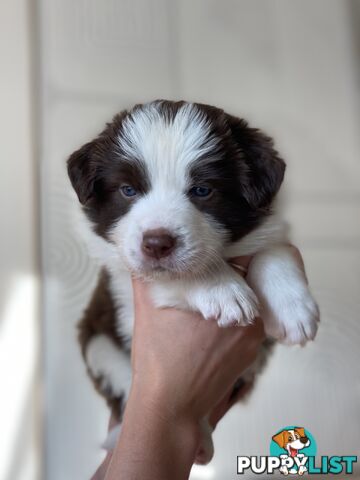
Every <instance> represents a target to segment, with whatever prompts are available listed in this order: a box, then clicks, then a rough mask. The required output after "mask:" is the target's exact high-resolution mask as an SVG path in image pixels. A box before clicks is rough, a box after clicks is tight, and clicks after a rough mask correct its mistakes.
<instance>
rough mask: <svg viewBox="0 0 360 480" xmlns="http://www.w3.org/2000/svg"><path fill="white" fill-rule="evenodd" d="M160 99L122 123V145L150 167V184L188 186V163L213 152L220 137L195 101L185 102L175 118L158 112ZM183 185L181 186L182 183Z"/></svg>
mask: <svg viewBox="0 0 360 480" xmlns="http://www.w3.org/2000/svg"><path fill="white" fill-rule="evenodd" d="M160 106H161V102H158V103H155V104H154V103H152V104H147V105H145V106H144V107H143V108H142V109H141V110H136V111H135V112H133V113H131V114H130V115H129V116H128V117H127V118H126V119H125V120H124V123H123V127H122V133H121V135H120V136H119V139H118V141H119V145H120V147H121V148H122V149H123V150H124V151H125V153H126V154H127V155H128V156H129V159H138V160H141V161H142V162H144V163H145V164H146V165H147V167H148V173H149V175H150V180H151V183H152V184H154V183H156V182H161V183H163V184H165V185H166V184H172V185H179V186H182V187H184V186H185V183H184V182H185V180H186V179H185V172H186V170H187V167H188V165H189V164H190V163H191V162H194V161H195V160H196V159H197V158H199V157H201V156H203V155H205V154H207V153H209V154H210V152H211V150H212V149H214V147H216V145H217V142H218V140H216V139H215V138H214V137H213V136H211V135H210V124H209V122H208V121H207V119H206V117H205V115H204V114H203V113H202V112H201V111H200V110H199V109H198V108H197V107H196V106H195V105H193V104H191V103H187V104H184V105H183V106H182V107H181V108H180V109H179V111H178V112H177V113H176V115H175V117H174V118H173V119H172V120H169V119H168V118H166V116H164V115H162V114H161V113H160V112H159V107H160ZM181 181H182V184H183V185H181V183H180V182H181Z"/></svg>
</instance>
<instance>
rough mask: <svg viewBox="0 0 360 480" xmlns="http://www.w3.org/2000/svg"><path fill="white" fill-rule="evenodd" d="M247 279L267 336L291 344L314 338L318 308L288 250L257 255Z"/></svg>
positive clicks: (276, 249)
mask: <svg viewBox="0 0 360 480" xmlns="http://www.w3.org/2000/svg"><path fill="white" fill-rule="evenodd" d="M247 280H248V282H249V285H250V286H251V287H252V288H253V289H254V291H255V292H256V295H257V296H258V298H259V300H260V305H261V312H260V313H261V317H262V318H263V321H264V327H265V332H266V334H267V335H269V336H270V337H273V338H275V339H277V340H279V341H281V342H283V343H286V344H290V345H294V344H300V345H303V344H305V343H306V342H307V341H308V340H312V339H313V338H314V337H315V334H316V331H317V328H318V321H319V309H318V306H317V304H316V302H315V300H314V299H313V297H312V295H311V293H310V290H309V287H308V285H307V282H306V280H305V278H304V274H303V272H302V271H301V270H300V268H299V266H298V264H297V263H296V261H295V259H294V257H293V255H292V254H291V251H290V249H289V247H287V246H277V247H273V248H271V249H268V250H265V251H263V252H260V253H258V254H256V255H255V257H254V258H253V260H252V261H251V264H250V267H249V272H248V276H247Z"/></svg>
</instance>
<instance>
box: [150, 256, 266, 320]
mask: <svg viewBox="0 0 360 480" xmlns="http://www.w3.org/2000/svg"><path fill="white" fill-rule="evenodd" d="M152 296H153V300H154V303H155V305H157V306H158V307H177V308H183V309H188V310H192V311H196V312H200V313H201V315H202V316H203V317H204V318H206V319H216V320H217V322H218V324H219V326H221V327H228V326H230V325H235V324H237V325H248V324H249V323H251V322H252V321H253V319H254V318H255V317H256V316H257V314H258V308H257V298H256V295H255V294H254V292H253V291H252V290H251V288H249V286H248V285H247V283H246V282H245V280H244V279H243V278H242V277H241V276H240V275H238V274H237V273H236V272H234V270H233V269H232V268H231V267H230V266H229V265H227V264H226V263H225V262H224V264H223V267H222V269H221V270H219V271H218V272H217V273H216V274H211V275H209V276H208V277H207V278H206V279H199V280H197V279H194V280H191V279H189V280H172V281H171V282H167V283H165V282H160V281H156V282H154V284H153V286H152Z"/></svg>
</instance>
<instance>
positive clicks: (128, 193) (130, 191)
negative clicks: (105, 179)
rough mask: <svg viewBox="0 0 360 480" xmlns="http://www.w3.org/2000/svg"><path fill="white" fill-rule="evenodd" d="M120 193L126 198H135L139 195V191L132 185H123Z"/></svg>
mask: <svg viewBox="0 0 360 480" xmlns="http://www.w3.org/2000/svg"><path fill="white" fill-rule="evenodd" d="M120 191H121V193H122V194H123V195H124V197H135V195H137V191H136V190H135V188H133V187H132V186H131V185H122V186H121V187H120Z"/></svg>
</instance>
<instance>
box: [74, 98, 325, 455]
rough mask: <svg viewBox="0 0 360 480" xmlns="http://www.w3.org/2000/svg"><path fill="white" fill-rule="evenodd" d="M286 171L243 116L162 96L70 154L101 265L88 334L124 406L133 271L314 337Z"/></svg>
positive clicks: (223, 311) (269, 325)
mask: <svg viewBox="0 0 360 480" xmlns="http://www.w3.org/2000/svg"><path fill="white" fill-rule="evenodd" d="M284 171H285V164H284V162H283V160H281V159H280V157H279V155H278V153H277V152H276V151H275V150H274V147H273V142H272V140H271V139H270V138H269V137H267V136H266V135H264V134H263V133H262V132H261V131H259V130H257V129H254V128H250V127H249V126H248V124H247V123H246V121H244V120H242V119H239V118H236V117H233V116H231V115H228V114H227V113H225V112H224V111H223V110H220V109H218V108H215V107H211V106H208V105H202V104H196V103H188V102H171V101H163V100H161V101H155V102H151V103H148V104H143V105H137V106H135V107H134V108H133V109H132V110H130V111H123V112H121V113H120V114H118V115H116V116H115V117H114V119H113V121H112V122H111V123H109V124H107V125H106V127H105V129H104V130H103V131H102V132H101V133H100V135H99V136H98V137H97V138H95V139H94V140H93V141H91V142H89V143H87V144H86V145H84V146H83V147H82V148H80V150H78V151H76V152H75V153H73V154H72V155H71V157H70V158H69V160H68V173H69V176H70V179H71V183H72V185H73V187H74V189H75V191H76V193H77V195H78V197H79V200H80V202H81V204H82V205H83V213H84V218H85V219H86V227H87V234H86V237H87V243H88V246H89V250H90V252H91V253H92V254H93V255H94V256H95V257H97V258H98V259H99V260H100V262H101V264H102V266H103V271H102V273H101V277H100V280H99V285H98V288H97V290H96V292H95V294H94V296H93V299H92V301H91V304H90V307H89V308H88V310H87V312H86V313H85V316H84V318H83V320H82V322H81V325H80V332H81V333H80V339H81V343H82V349H83V354H84V358H85V361H86V363H87V367H88V370H89V373H90V375H91V376H92V378H93V379H94V381H95V383H96V386H97V388H98V389H99V391H100V392H101V393H103V394H104V395H105V397H106V398H107V399H108V401H109V402H110V403H111V404H112V405H114V404H117V405H118V406H119V407H118V410H119V413H120V412H121V407H120V400H121V399H123V400H124V399H126V395H127V391H128V389H129V384H130V379H131V372H130V363H129V358H128V352H129V350H130V347H131V337H132V329H133V318H134V314H133V299H132V290H131V280H130V276H131V274H134V275H137V276H141V277H143V278H145V279H147V280H149V281H151V288H152V297H153V300H154V302H155V304H156V305H157V306H159V307H168V306H172V307H178V308H184V309H190V310H193V311H198V312H200V313H201V314H202V316H203V317H204V318H205V319H213V320H215V321H217V322H218V324H219V326H221V327H227V326H230V325H234V324H236V325H248V324H249V323H251V322H252V321H253V319H254V318H255V316H257V315H258V313H261V316H262V318H263V321H264V325H265V331H266V333H267V335H268V337H269V338H272V339H277V340H280V341H282V342H284V343H288V344H304V343H305V342H306V341H307V340H310V339H313V338H314V336H315V334H316V330H317V322H318V309H317V306H316V303H315V302H314V300H313V298H312V296H311V294H310V291H309V289H308V286H307V284H306V282H305V280H304V277H303V275H302V273H301V272H300V271H299V269H298V266H297V265H296V263H295V262H294V260H293V258H292V256H291V255H290V253H289V251H288V248H287V247H286V246H285V244H286V242H287V235H286V227H285V224H284V222H283V221H282V220H281V219H280V218H279V217H278V216H276V215H274V213H273V210H272V203H273V200H274V198H275V195H276V193H277V192H278V190H279V188H280V185H281V183H282V180H283V176H284ZM239 255H255V257H254V259H253V260H252V262H251V268H250V271H249V273H248V283H246V282H245V280H244V279H243V278H242V277H241V276H240V275H238V274H237V273H236V272H234V270H233V269H232V268H231V267H230V266H229V265H228V263H227V259H229V258H231V257H234V256H239ZM249 285H250V286H249ZM269 343H270V342H266V345H268V344H269ZM126 366H127V367H126ZM252 374H253V371H252V373H251V375H252ZM249 375H250V373H249ZM210 440H211V439H209V438H208V442H207V445H208V446H209V445H210V446H211V443H210ZM203 453H204V452H203ZM211 455H212V449H211V448H208V449H207V453H206V454H205V458H204V455H203V456H202V458H198V461H199V462H205V461H208V460H209V459H210V458H211Z"/></svg>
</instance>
